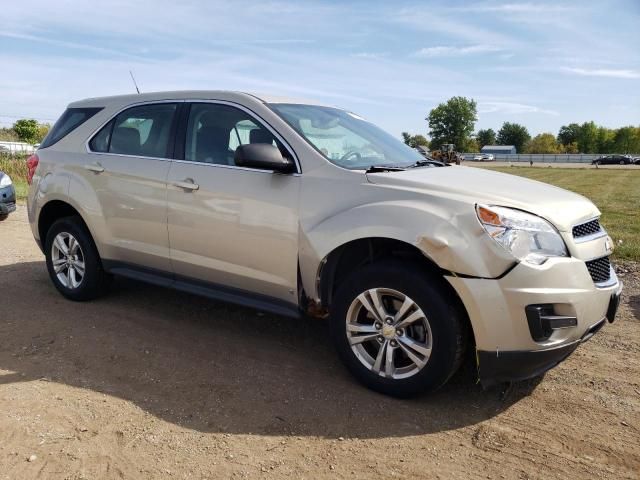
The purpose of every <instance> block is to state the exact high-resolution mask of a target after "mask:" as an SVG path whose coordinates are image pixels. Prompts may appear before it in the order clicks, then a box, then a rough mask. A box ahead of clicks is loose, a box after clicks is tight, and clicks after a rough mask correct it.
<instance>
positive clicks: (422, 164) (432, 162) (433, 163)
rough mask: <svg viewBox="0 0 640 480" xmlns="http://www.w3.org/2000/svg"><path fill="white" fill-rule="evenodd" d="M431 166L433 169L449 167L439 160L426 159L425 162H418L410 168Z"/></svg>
mask: <svg viewBox="0 0 640 480" xmlns="http://www.w3.org/2000/svg"><path fill="white" fill-rule="evenodd" d="M428 165H431V166H432V167H448V165H447V164H446V163H444V162H440V161H438V160H434V159H433V158H425V159H424V160H418V161H417V162H416V163H414V164H413V165H410V166H409V167H408V168H416V167H426V166H428Z"/></svg>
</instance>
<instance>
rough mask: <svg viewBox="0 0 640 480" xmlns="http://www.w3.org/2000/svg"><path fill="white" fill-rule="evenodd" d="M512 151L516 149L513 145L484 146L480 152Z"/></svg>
mask: <svg viewBox="0 0 640 480" xmlns="http://www.w3.org/2000/svg"><path fill="white" fill-rule="evenodd" d="M485 148H486V149H487V150H514V149H515V148H516V146H515V145H485V146H484V147H482V149H481V150H484V149H485Z"/></svg>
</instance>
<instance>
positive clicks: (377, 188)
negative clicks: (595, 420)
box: [27, 91, 622, 396]
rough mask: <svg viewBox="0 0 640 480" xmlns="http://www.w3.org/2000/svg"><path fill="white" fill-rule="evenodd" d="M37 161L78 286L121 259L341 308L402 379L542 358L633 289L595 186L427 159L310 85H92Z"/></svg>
mask: <svg viewBox="0 0 640 480" xmlns="http://www.w3.org/2000/svg"><path fill="white" fill-rule="evenodd" d="M27 167H28V181H29V184H30V190H29V196H28V214H29V221H30V224H31V229H32V231H33V235H34V237H35V240H36V242H37V243H38V245H39V246H40V248H41V249H42V251H43V252H44V254H45V256H46V265H47V269H48V272H49V275H50V277H51V280H52V282H53V284H54V285H55V287H56V288H57V289H58V290H59V291H60V293H61V294H62V295H64V296H65V297H67V298H69V299H71V300H89V299H92V298H95V297H97V296H98V295H100V294H101V293H103V292H104V291H105V288H106V286H107V285H108V281H109V279H110V278H111V277H112V276H113V275H119V276H125V277H131V278H134V279H137V280H141V281H145V282H150V283H153V284H155V285H159V286H162V287H171V288H175V289H178V290H182V291H186V292H191V293H195V294H200V295H205V296H208V297H211V298H214V299H218V300H223V301H228V302H235V303H239V304H242V305H247V306H250V307H253V308H256V309H260V310H263V311H269V312H273V313H275V314H279V315H288V316H292V317H300V316H301V315H311V316H317V317H322V318H324V317H327V318H328V319H329V320H328V324H329V329H330V332H331V338H332V340H333V342H334V344H335V348H336V350H337V352H338V354H339V356H340V358H341V359H342V361H343V362H344V364H345V365H346V367H347V368H348V369H349V370H350V371H351V373H352V374H353V375H354V376H355V377H356V378H357V379H358V380H360V381H361V382H362V383H364V384H365V385H367V386H368V387H370V388H372V389H374V390H377V391H379V392H383V393H386V394H389V395H395V396H408V395H412V394H416V393H420V392H428V391H432V390H434V389H436V388H438V387H439V386H441V385H443V384H444V383H445V382H446V381H447V380H448V379H449V378H450V377H451V376H452V375H453V373H454V372H455V371H456V369H457V368H458V366H459V365H460V363H461V361H462V359H463V354H464V353H465V351H467V350H471V349H473V350H471V351H473V353H474V356H475V362H476V364H477V372H478V378H479V380H480V381H481V382H482V384H483V385H485V386H488V385H492V384H496V383H498V382H507V381H516V380H522V379H526V378H530V377H534V376H537V375H540V374H542V373H543V372H545V371H546V370H548V369H550V368H552V367H553V366H555V365H557V364H558V363H559V362H561V361H562V360H564V359H565V358H566V357H567V356H568V355H570V354H571V352H573V351H574V349H575V348H576V347H577V346H578V345H579V344H580V343H581V342H583V341H585V340H587V339H588V338H590V337H591V336H592V335H593V334H594V333H595V332H597V331H598V330H599V329H600V328H601V327H602V326H603V325H604V324H605V323H606V321H607V320H608V321H609V322H612V321H613V320H614V317H615V313H616V309H617V306H618V303H619V298H620V292H621V289H622V285H621V283H620V282H619V281H618V279H617V277H616V274H615V272H614V269H613V267H612V265H611V263H610V261H609V256H610V254H611V249H612V242H611V239H610V238H609V236H608V235H607V233H606V231H605V230H604V229H603V227H602V226H601V224H600V222H599V217H600V212H599V211H598V209H597V208H596V207H595V206H594V205H593V203H591V202H590V201H589V200H588V199H586V198H584V197H582V196H580V195H577V194H575V193H571V192H568V191H566V190H562V189H560V188H556V187H552V186H550V185H547V184H544V183H539V182H535V181H532V180H526V179H523V178H520V177H516V176H511V175H506V174H502V173H497V172H492V171H488V170H483V169H477V168H467V167H461V166H451V165H443V164H441V163H439V162H436V161H433V160H430V159H425V158H424V157H422V156H421V155H420V154H419V153H418V152H416V151H414V150H412V149H411V148H409V147H407V146H405V145H404V144H403V143H402V142H400V141H399V140H397V139H395V138H394V137H393V136H391V135H389V134H388V133H385V132H384V131H382V130H381V129H379V128H378V127H376V126H375V125H373V124H371V123H369V122H368V121H366V120H365V119H363V118H362V117H360V116H358V115H356V114H354V113H351V112H349V111H345V110H341V109H338V108H333V107H329V106H324V105H320V104H316V103H313V102H298V101H293V100H289V99H281V98H268V97H264V96H260V97H258V96H254V95H250V94H246V93H238V92H216V91H186V92H164V93H150V94H142V95H126V96H116V97H107V98H91V99H87V100H82V101H79V102H75V103H72V104H71V105H69V107H68V108H67V110H66V111H65V112H64V113H63V115H62V116H61V118H60V119H59V120H58V121H57V122H56V124H55V125H54V127H53V128H52V130H51V132H50V133H49V134H48V136H47V137H46V139H45V140H44V141H43V142H42V144H41V145H40V148H39V149H38V150H37V152H36V154H34V155H33V156H31V157H30V158H29V159H28V161H27ZM468 347H469V348H468Z"/></svg>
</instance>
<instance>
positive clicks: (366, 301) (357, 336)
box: [346, 288, 433, 379]
mask: <svg viewBox="0 0 640 480" xmlns="http://www.w3.org/2000/svg"><path fill="white" fill-rule="evenodd" d="M346 333H347V338H348V340H349V344H350V346H351V350H352V351H353V353H354V354H355V355H356V357H357V358H358V360H360V362H361V363H362V364H363V365H364V366H365V367H367V368H368V369H369V370H371V371H372V372H373V373H375V374H377V375H380V376H381V377H385V378H391V379H402V378H407V377H411V376H413V375H415V374H417V373H418V372H420V371H421V370H422V369H423V368H424V367H425V366H426V365H427V362H428V361H429V357H430V356H431V349H432V345H433V336H432V333H431V326H430V325H429V321H428V319H427V317H426V315H425V314H424V312H423V311H422V309H421V308H420V307H419V306H418V304H417V303H416V302H414V301H413V300H412V299H411V298H409V297H408V296H406V295H405V294H403V293H402V292H399V291H397V290H393V289H389V288H372V289H369V290H367V291H365V292H362V293H361V294H360V295H358V296H357V297H356V298H355V299H354V300H353V302H351V305H350V306H349V309H348V311H347V318H346Z"/></svg>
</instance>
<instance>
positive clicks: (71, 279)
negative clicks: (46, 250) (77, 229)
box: [51, 232, 85, 290]
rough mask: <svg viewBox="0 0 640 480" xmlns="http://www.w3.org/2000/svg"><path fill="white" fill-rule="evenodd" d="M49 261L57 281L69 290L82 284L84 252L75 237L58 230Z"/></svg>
mask: <svg viewBox="0 0 640 480" xmlns="http://www.w3.org/2000/svg"><path fill="white" fill-rule="evenodd" d="M51 263H52V265H53V271H54V272H55V274H56V276H57V278H58V281H59V282H60V283H61V284H62V285H63V286H65V287H66V288H68V289H70V290H74V289H76V288H78V287H79V286H80V285H81V284H82V280H83V279H84V273H85V261H84V253H83V252H82V248H81V247H80V243H79V242H78V240H76V238H75V237H74V236H73V235H71V234H70V233H67V232H60V233H59V234H58V235H56V237H55V238H54V240H53V244H52V246H51Z"/></svg>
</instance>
